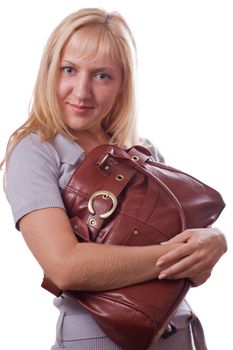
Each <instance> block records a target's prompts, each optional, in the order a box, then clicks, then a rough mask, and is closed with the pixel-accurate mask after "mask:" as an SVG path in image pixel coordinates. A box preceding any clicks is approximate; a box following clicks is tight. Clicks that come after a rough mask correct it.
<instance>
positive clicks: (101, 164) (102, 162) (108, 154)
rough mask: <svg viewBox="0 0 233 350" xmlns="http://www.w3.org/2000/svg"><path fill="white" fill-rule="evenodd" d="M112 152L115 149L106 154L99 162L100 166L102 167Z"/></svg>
mask: <svg viewBox="0 0 233 350" xmlns="http://www.w3.org/2000/svg"><path fill="white" fill-rule="evenodd" d="M111 154H113V149H111V150H110V152H108V153H106V154H105V155H104V157H103V159H102V160H101V161H100V162H99V164H98V166H99V167H102V166H103V165H104V163H105V162H106V160H107V159H108V157H109V156H110V155H111Z"/></svg>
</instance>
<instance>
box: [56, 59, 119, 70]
mask: <svg viewBox="0 0 233 350" xmlns="http://www.w3.org/2000/svg"><path fill="white" fill-rule="evenodd" d="M61 63H67V64H70V65H72V66H78V64H77V63H75V62H74V61H70V60H67V59H63V60H61ZM105 70H111V71H116V68H114V67H112V66H100V67H98V66H96V67H94V68H93V71H105Z"/></svg>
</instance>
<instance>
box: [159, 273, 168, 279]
mask: <svg viewBox="0 0 233 350" xmlns="http://www.w3.org/2000/svg"><path fill="white" fill-rule="evenodd" d="M166 277H167V275H166V274H165V273H161V274H160V275H159V277H158V279H159V280H162V279H163V278H166Z"/></svg>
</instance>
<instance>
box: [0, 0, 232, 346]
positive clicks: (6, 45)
mask: <svg viewBox="0 0 233 350" xmlns="http://www.w3.org/2000/svg"><path fill="white" fill-rule="evenodd" d="M81 7H103V8H105V9H107V10H117V11H119V12H121V14H122V15H123V16H124V17H125V18H126V20H127V21H128V22H129V24H130V26H131V28H132V31H133V33H134V35H135V39H136V42H137V46H138V56H139V82H140V84H139V88H138V92H139V94H138V95H139V96H140V103H139V120H140V124H139V125H140V133H141V134H142V135H143V136H146V137H148V138H149V139H151V140H152V141H153V142H154V143H156V144H157V145H158V146H159V148H160V150H161V152H162V153H163V155H165V157H166V161H167V163H168V164H170V165H173V166H176V167H179V168H181V169H183V170H185V171H187V172H189V173H191V174H193V175H194V176H196V177H198V178H200V179H201V180H202V181H204V182H206V183H208V184H209V185H211V186H213V187H215V188H216V189H218V190H219V191H220V192H221V194H222V195H223V197H224V199H225V202H226V204H227V207H226V209H225V210H224V212H223V214H222V215H221V217H220V219H219V220H218V222H217V223H216V225H217V226H218V227H220V228H221V229H222V230H223V231H224V232H225V234H226V236H227V238H228V242H229V250H228V253H227V254H226V255H225V256H224V257H223V258H222V259H221V261H220V262H219V263H218V265H217V266H216V267H215V269H214V271H213V274H212V277H211V279H210V280H209V281H208V282H207V283H206V284H205V285H204V286H202V287H199V288H196V289H192V290H191V291H190V293H189V301H190V302H191V304H192V306H193V307H194V309H195V311H196V312H197V313H198V315H199V316H200V318H201V320H202V322H203V325H204V328H205V331H206V337H207V341H208V344H209V350H220V349H223V350H225V349H226V350H228V349H230V348H231V346H232V312H233V303H232V296H233V290H232V287H231V286H230V285H229V284H230V282H231V283H232V274H231V271H232V263H233V259H232V252H231V250H232V244H233V239H232V233H233V232H232V226H231V222H230V219H231V217H232V214H231V213H232V209H233V199H232V195H233V190H232V164H231V162H232V149H233V144H232V143H233V142H232V126H230V122H231V119H232V115H233V105H232V96H233V95H232V94H233V48H232V44H233V40H232V39H233V20H232V18H233V3H232V1H226V0H221V1H220V0H219V1H215V0H212V1H208V0H201V1H200V0H196V1H191V0H183V1H181V0H177V1H176V0H167V1H166V0H163V1H162V0H161V1H156V0H155V1H146V0H145V1H143V3H141V2H138V3H135V2H131V1H127V0H124V1H120V0H115V1H114V0H112V1H108V0H102V1H101V0H100V1H91V0H90V1H89V0H87V1H68V0H56V1H55V0H54V1H46V2H39V1H29V0H28V1H26V0H21V1H17V0H15V1H10V0H8V1H5V2H3V1H2V2H1V5H0V43H1V53H0V61H1V62H0V98H1V105H0V106H1V124H2V126H1V128H0V156H3V154H4V149H5V145H6V142H7V139H8V137H9V135H10V133H11V132H13V130H14V129H15V128H16V127H17V126H19V125H20V124H21V123H23V121H24V120H25V118H26V116H27V108H28V103H29V99H30V97H31V93H32V89H33V86H34V81H35V78H36V74H37V69H38V64H39V61H40V57H41V52H42V49H43V46H44V44H45V41H46V40H47V37H48V35H49V34H50V32H51V31H52V29H53V28H54V27H55V25H56V24H57V23H58V22H59V21H60V20H62V19H63V17H65V16H66V15H68V14H69V13H70V12H73V11H75V10H77V9H79V8H81ZM0 206H1V214H0V215H1V216H0V232H1V244H0V259H1V261H0V266H1V282H0V283H1V317H0V323H1V325H0V329H1V348H2V349H3V348H4V350H6V349H7V350H8V349H10V350H12V349H23V350H31V349H33V350H46V349H49V348H50V345H51V344H52V343H53V340H54V334H55V332H54V329H55V322H56V319H57V312H56V310H55V308H53V306H52V305H51V304H52V299H53V297H52V296H51V295H49V294H48V293H47V292H46V291H44V290H43V289H41V288H40V282H41V278H42V272H41V270H40V268H39V267H38V265H37V263H36V262H35V261H34V258H33V257H32V255H31V253H30V252H29V250H28V248H27V247H26V245H25V243H24V241H23V239H22V237H21V234H20V233H18V232H17V231H16V230H15V229H14V227H13V221H12V217H11V212H10V208H9V206H8V204H7V203H6V200H5V197H4V193H3V191H2V190H1V191H0ZM174 350H181V349H174ZM182 350H183V349H182ZM184 350H185V349H184Z"/></svg>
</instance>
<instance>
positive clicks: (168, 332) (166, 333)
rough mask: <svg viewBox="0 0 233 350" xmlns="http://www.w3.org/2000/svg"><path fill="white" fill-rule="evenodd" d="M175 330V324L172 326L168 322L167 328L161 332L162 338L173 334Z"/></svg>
mask: <svg viewBox="0 0 233 350" xmlns="http://www.w3.org/2000/svg"><path fill="white" fill-rule="evenodd" d="M176 332H177V329H176V327H175V326H173V325H172V324H169V325H168V327H167V329H166V330H165V331H164V332H163V334H162V338H163V339H167V338H169V337H170V336H171V335H173V334H175V333H176Z"/></svg>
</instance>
